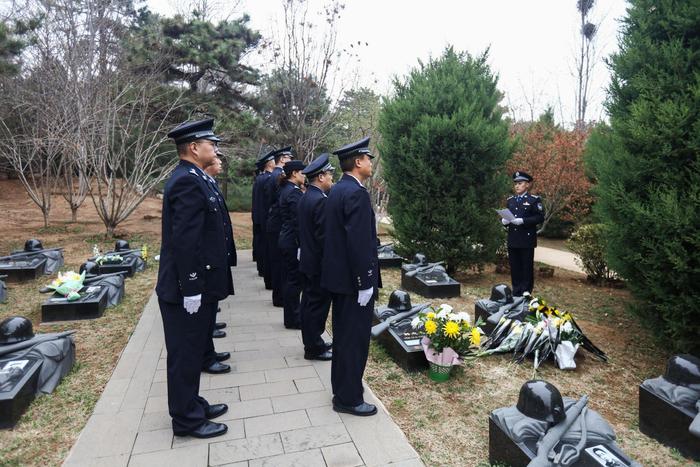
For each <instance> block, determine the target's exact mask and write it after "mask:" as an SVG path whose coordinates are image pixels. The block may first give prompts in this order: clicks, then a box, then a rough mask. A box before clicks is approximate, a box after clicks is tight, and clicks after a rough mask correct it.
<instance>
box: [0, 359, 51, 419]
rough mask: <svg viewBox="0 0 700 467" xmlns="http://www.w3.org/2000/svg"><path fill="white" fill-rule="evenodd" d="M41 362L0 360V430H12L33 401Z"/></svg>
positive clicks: (37, 360)
mask: <svg viewBox="0 0 700 467" xmlns="http://www.w3.org/2000/svg"><path fill="white" fill-rule="evenodd" d="M41 363H42V362H41V360H39V359H36V358H29V357H27V358H19V359H17V358H11V359H2V358H0V429H5V428H12V427H14V426H15V425H16V424H17V421H18V420H19V418H20V417H21V416H22V414H23V413H24V412H25V411H26V410H27V407H29V404H30V403H31V402H32V401H33V400H34V397H35V394H36V390H37V382H38V378H39V368H40V367H41Z"/></svg>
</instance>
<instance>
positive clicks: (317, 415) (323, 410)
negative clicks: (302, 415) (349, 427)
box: [306, 405, 342, 426]
mask: <svg viewBox="0 0 700 467" xmlns="http://www.w3.org/2000/svg"><path fill="white" fill-rule="evenodd" d="M306 415H308V417H309V421H311V425H312V426H323V425H333V424H334V423H342V420H341V419H340V416H339V415H338V412H336V411H335V410H333V407H332V406H330V405H327V406H325V407H314V408H311V409H306Z"/></svg>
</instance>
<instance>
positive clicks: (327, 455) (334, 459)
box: [321, 443, 365, 467]
mask: <svg viewBox="0 0 700 467" xmlns="http://www.w3.org/2000/svg"><path fill="white" fill-rule="evenodd" d="M321 452H322V453H323V458H324V459H325V461H326V465H327V466H328V467H355V466H357V465H365V464H364V463H363V462H362V458H361V457H360V455H359V454H358V453H357V449H356V448H355V445H354V444H353V443H345V444H338V445H336V446H326V447H324V448H321Z"/></svg>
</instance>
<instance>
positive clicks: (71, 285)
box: [47, 271, 85, 302]
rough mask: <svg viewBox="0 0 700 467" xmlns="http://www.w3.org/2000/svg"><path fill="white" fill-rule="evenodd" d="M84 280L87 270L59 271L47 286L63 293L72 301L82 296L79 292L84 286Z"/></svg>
mask: <svg viewBox="0 0 700 467" xmlns="http://www.w3.org/2000/svg"><path fill="white" fill-rule="evenodd" d="M83 281H85V271H83V273H82V274H78V273H76V272H74V271H68V272H65V273H61V272H59V273H58V277H57V278H56V279H54V280H53V281H52V282H51V283H50V284H49V285H48V286H47V288H49V289H51V290H53V291H55V292H56V293H59V294H61V295H63V296H64V297H66V298H67V299H68V301H70V302H72V301H75V300H78V299H79V298H80V293H79V292H80V289H82V288H83Z"/></svg>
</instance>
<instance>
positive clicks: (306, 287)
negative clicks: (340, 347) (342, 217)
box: [298, 154, 335, 360]
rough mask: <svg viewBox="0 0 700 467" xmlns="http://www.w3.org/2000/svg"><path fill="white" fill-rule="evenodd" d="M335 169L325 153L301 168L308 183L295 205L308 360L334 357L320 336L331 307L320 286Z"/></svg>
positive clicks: (303, 337)
mask: <svg viewBox="0 0 700 467" xmlns="http://www.w3.org/2000/svg"><path fill="white" fill-rule="evenodd" d="M334 170H335V169H334V168H333V166H332V165H331V164H330V162H329V161H328V154H321V155H320V156H319V157H318V158H317V159H316V160H314V161H313V162H311V163H310V164H309V165H308V167H306V168H305V169H304V170H303V171H302V172H303V173H304V175H306V180H307V181H308V183H309V186H308V188H307V189H306V193H304V196H302V197H301V199H300V200H299V206H298V216H299V271H300V272H301V276H302V283H303V293H302V298H301V305H300V307H299V311H300V315H301V339H302V341H303V342H304V358H305V359H307V360H330V359H331V358H332V357H333V353H332V352H331V351H330V347H331V345H332V344H327V343H326V342H324V340H323V338H322V337H321V334H323V332H324V331H325V329H326V320H327V319H328V311H329V310H330V307H331V295H330V293H328V291H327V290H326V289H324V288H323V287H321V261H322V258H323V243H324V234H323V233H324V230H325V225H324V224H325V220H326V217H325V206H326V199H327V198H328V196H327V193H328V192H329V191H330V189H331V187H332V186H333V171H334Z"/></svg>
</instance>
